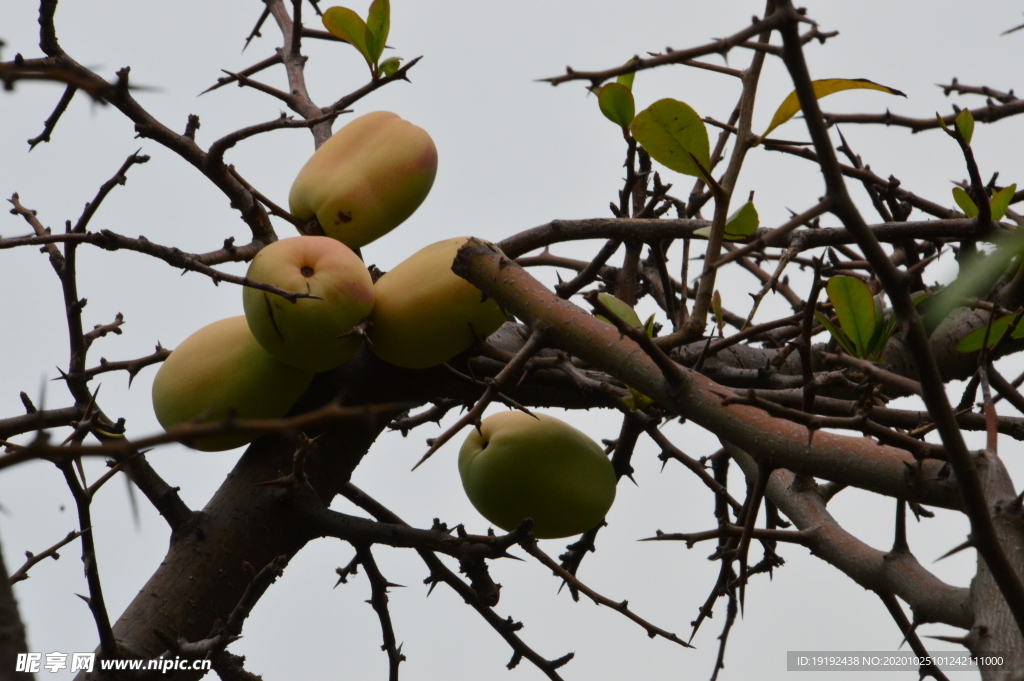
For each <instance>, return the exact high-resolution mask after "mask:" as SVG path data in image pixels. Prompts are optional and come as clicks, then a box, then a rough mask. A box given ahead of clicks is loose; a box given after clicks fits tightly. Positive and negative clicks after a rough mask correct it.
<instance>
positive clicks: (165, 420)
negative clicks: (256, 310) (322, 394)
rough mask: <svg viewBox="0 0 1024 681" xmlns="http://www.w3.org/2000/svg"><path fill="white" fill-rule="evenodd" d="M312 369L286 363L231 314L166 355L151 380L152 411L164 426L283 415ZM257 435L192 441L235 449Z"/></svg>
mask: <svg viewBox="0 0 1024 681" xmlns="http://www.w3.org/2000/svg"><path fill="white" fill-rule="evenodd" d="M311 380H313V373H312V372H310V371H301V370H299V369H295V368H293V367H290V366H288V365H287V364H282V363H281V362H278V361H277V360H276V359H274V358H273V357H271V356H270V355H269V354H267V351H266V350H264V349H263V348H262V347H260V344H259V343H257V342H256V339H255V338H253V337H252V334H251V333H250V332H249V325H248V324H246V322H245V317H230V318H228V319H222V320H220V321H219V322H214V323H213V324H210V325H209V326H204V327H203V328H201V329H199V330H198V331H196V332H195V333H194V334H192V335H191V336H189V337H188V338H186V339H185V340H184V341H182V343H181V345H179V346H178V347H177V348H175V349H174V352H172V353H171V355H170V356H169V357H168V358H167V360H166V361H164V363H163V365H162V366H161V367H160V371H158V372H157V374H156V378H155V379H154V380H153V411H154V412H156V418H157V420H158V421H160V425H161V426H163V427H164V428H172V427H174V426H178V425H181V424H183V423H188V422H190V421H197V422H199V423H216V422H218V421H221V420H223V419H224V418H225V417H226V416H227V415H228V414H232V413H233V414H234V415H235V416H236V417H237V418H240V419H275V418H280V417H282V416H284V415H285V414H286V413H288V410H289V409H291V408H292V405H293V404H295V401H296V400H298V399H299V396H300V395H301V394H302V393H303V392H304V391H305V390H306V388H307V387H308V386H309V382H310V381H311ZM254 439H256V436H254V435H241V434H238V435H223V436H218V437H210V438H203V439H200V440H196V441H194V442H190V443H188V444H189V446H190V447H193V448H194V449H199V450H202V451H204V452H219V451H223V450H225V449H234V448H235V447H241V446H242V445H244V444H247V443H249V442H252V441H253V440H254Z"/></svg>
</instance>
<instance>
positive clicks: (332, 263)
mask: <svg viewBox="0 0 1024 681" xmlns="http://www.w3.org/2000/svg"><path fill="white" fill-rule="evenodd" d="M246 276H248V278H249V279H252V280H253V281H258V282H261V283H265V284H273V285H274V286H277V287H278V288H282V289H285V290H286V291H297V292H302V293H312V294H313V295H314V296H317V297H318V298H319V300H317V299H316V298H299V299H297V300H296V301H295V302H294V303H293V302H289V301H288V299H287V298H282V297H281V296H279V295H275V294H273V293H268V292H266V291H261V290H259V289H255V288H252V287H249V286H247V287H245V288H244V289H243V291H242V303H243V306H244V307H245V318H246V320H248V322H249V330H251V331H252V335H253V336H255V337H256V340H257V341H259V344H260V345H262V346H263V348H264V349H265V350H266V351H267V352H269V353H270V354H271V355H273V356H274V357H275V358H276V359H278V360H280V361H282V362H284V363H285V364H288V365H290V366H293V367H295V368H297V369H303V370H305V371H327V370H328V369H333V368H334V367H336V366H340V365H342V364H344V363H345V362H347V361H348V360H350V359H352V356H353V355H354V354H356V351H357V350H359V345H360V343H361V339H360V338H359V337H346V338H342V337H341V336H342V335H343V334H345V333H347V332H349V331H351V330H352V327H354V326H355V325H356V324H358V323H359V322H361V321H362V320H364V319H365V318H366V317H367V316H368V315H369V314H370V310H372V309H373V280H372V279H371V278H370V273H369V272H368V271H367V270H366V267H365V266H364V265H363V261H362V260H360V259H359V256H357V255H356V254H355V253H353V252H352V250H351V249H350V248H349V247H348V246H346V245H345V244H342V243H339V242H337V241H335V240H334V239H329V238H327V237H325V236H298V237H293V238H291V239H282V240H281V241H275V242H274V243H272V244H270V245H269V246H267V247H265V248H264V249H263V250H261V251H260V252H259V253H257V254H256V257H255V258H253V261H252V264H250V265H249V272H248V274H247V275H246Z"/></svg>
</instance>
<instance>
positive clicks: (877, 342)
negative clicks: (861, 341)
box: [864, 297, 885, 357]
mask: <svg viewBox="0 0 1024 681" xmlns="http://www.w3.org/2000/svg"><path fill="white" fill-rule="evenodd" d="M871 302H872V303H874V310H875V331H874V333H872V334H871V338H870V339H869V340H868V342H867V343H866V344H865V345H864V356H865V357H875V356H877V355H878V353H879V351H880V350H881V346H882V344H883V339H884V336H883V334H884V333H885V317H884V315H883V314H882V301H881V300H879V299H878V298H874V297H872V298H871Z"/></svg>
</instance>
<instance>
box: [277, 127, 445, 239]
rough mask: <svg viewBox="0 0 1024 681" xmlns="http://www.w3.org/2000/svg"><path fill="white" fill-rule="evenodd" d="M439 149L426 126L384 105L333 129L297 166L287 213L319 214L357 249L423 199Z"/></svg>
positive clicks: (325, 226) (307, 216) (331, 234)
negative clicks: (380, 108)
mask: <svg viewBox="0 0 1024 681" xmlns="http://www.w3.org/2000/svg"><path fill="white" fill-rule="evenodd" d="M436 174H437V148H436V147H434V141H433V140H432V139H430V135H428V134H427V133H426V131H425V130H423V129H422V128H419V127H417V126H415V125H413V124H412V123H410V122H408V121H405V120H402V119H401V118H399V117H398V116H397V115H396V114H393V113H390V112H388V111H375V112H373V113H369V114H366V115H365V116H360V117H359V118H357V119H355V120H354V121H352V122H351V123H349V124H348V125H346V126H345V127H344V128H342V129H341V130H339V131H338V132H336V133H334V135H332V136H331V138H330V139H329V140H327V141H326V142H324V144H323V146H321V147H320V148H319V149H317V151H316V153H315V154H313V156H312V157H311V158H310V159H309V161H307V162H306V165H305V166H303V167H302V170H300V171H299V174H298V177H296V178H295V182H294V184H292V190H291V193H290V194H289V195H288V204H289V206H290V207H291V212H292V215H294V216H295V217H297V218H299V219H300V220H311V219H313V216H316V217H317V219H318V220H319V221H320V226H321V227H322V228H323V230H324V233H325V234H327V236H329V237H331V238H334V239H337V240H338V241H340V242H342V243H343V244H345V245H347V246H349V247H350V248H359V247H361V246H364V245H366V244H368V243H370V242H371V241H374V240H375V239H377V238H379V237H381V236H383V235H385V234H387V233H388V232H390V231H391V230H392V229H394V228H395V227H397V226H398V225H400V224H402V223H403V222H405V219H406V218H408V217H409V216H410V215H412V214H413V211H415V210H416V209H417V208H418V207H419V205H420V204H421V203H423V199H425V198H427V194H428V193H429V192H430V187H431V185H433V184H434V175H436Z"/></svg>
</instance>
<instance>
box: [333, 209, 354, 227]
mask: <svg viewBox="0 0 1024 681" xmlns="http://www.w3.org/2000/svg"><path fill="white" fill-rule="evenodd" d="M340 222H344V223H346V224H347V223H349V222H352V213H343V212H342V211H340V210H339V211H338V219H337V220H336V221H335V223H334V224H338V223H340Z"/></svg>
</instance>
